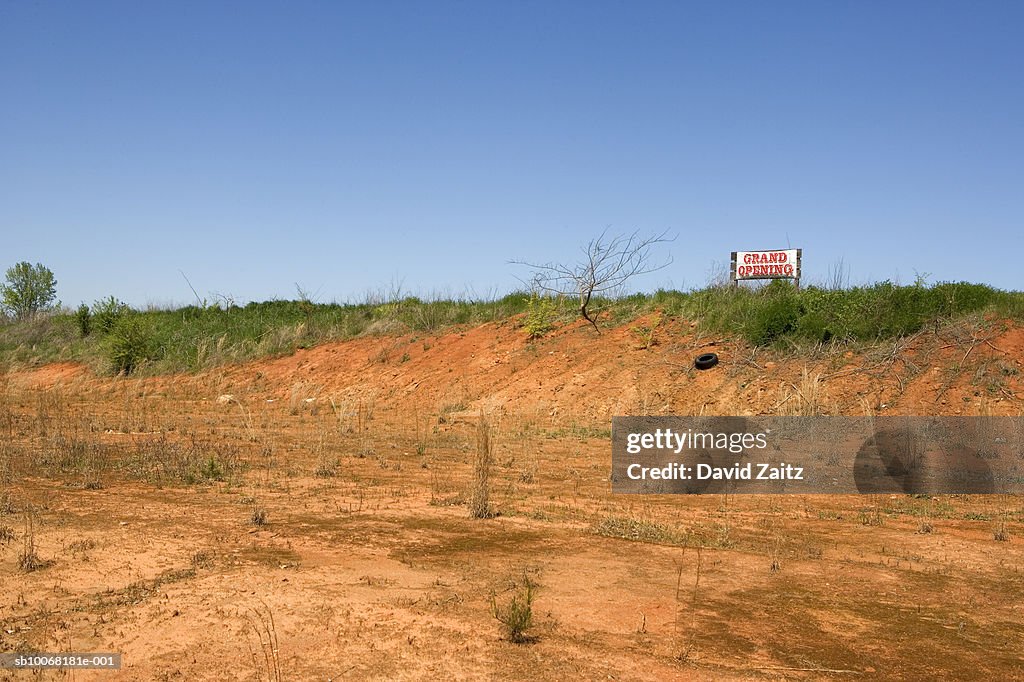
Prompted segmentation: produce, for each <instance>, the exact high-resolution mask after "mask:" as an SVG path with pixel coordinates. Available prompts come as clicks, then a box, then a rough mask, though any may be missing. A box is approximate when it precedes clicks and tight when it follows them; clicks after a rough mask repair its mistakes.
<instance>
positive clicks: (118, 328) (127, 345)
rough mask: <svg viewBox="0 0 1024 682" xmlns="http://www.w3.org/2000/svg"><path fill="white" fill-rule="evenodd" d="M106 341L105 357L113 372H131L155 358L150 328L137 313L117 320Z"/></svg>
mask: <svg viewBox="0 0 1024 682" xmlns="http://www.w3.org/2000/svg"><path fill="white" fill-rule="evenodd" d="M107 343H108V347H107V357H108V359H109V360H110V365H111V368H112V369H113V371H114V373H115V374H131V373H132V372H134V371H135V370H137V369H138V368H139V366H140V365H141V364H142V363H144V362H145V361H147V360H152V359H154V358H155V352H154V351H155V348H154V344H153V333H152V330H151V329H150V327H149V325H148V324H146V323H145V322H144V321H143V320H142V319H141V318H140V317H139V316H138V315H129V316H127V317H122V318H121V319H120V320H118V321H117V323H116V324H115V325H114V328H113V329H112V330H111V332H110V335H109V338H108V340H107Z"/></svg>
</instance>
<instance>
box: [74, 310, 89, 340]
mask: <svg viewBox="0 0 1024 682" xmlns="http://www.w3.org/2000/svg"><path fill="white" fill-rule="evenodd" d="M75 324H77V325H78V333H79V334H81V335H82V338H85V337H86V336H89V334H90V333H91V332H92V314H91V313H90V312H89V306H87V305H86V304H84V303H83V304H82V305H80V306H78V310H76V311H75Z"/></svg>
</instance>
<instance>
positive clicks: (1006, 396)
mask: <svg viewBox="0 0 1024 682" xmlns="http://www.w3.org/2000/svg"><path fill="white" fill-rule="evenodd" d="M711 351H713V352H716V353H717V354H718V355H719V356H720V358H721V363H720V364H719V365H718V366H717V367H715V368H713V369H711V370H709V371H697V370H696V369H694V367H693V359H694V357H695V356H696V355H698V354H700V353H703V352H711ZM1022 372H1024V328H1021V327H1019V326H1017V325H1015V324H1013V323H1011V322H1006V321H998V320H990V321H987V322H986V323H985V324H984V325H982V326H967V325H966V324H963V325H960V326H947V327H943V328H936V329H928V330H926V331H922V332H920V333H918V334H916V335H914V336H912V337H909V338H906V339H902V340H899V341H895V342H879V343H878V344H873V345H869V346H865V347H863V348H859V349H857V350H856V351H854V350H849V349H844V348H840V347H819V348H809V349H804V350H802V351H800V352H793V351H791V352H785V351H771V350H764V349H753V348H750V347H748V346H746V345H745V344H743V343H741V342H739V341H736V340H733V339H729V338H720V337H711V336H707V335H702V334H700V333H699V328H698V327H697V325H695V324H693V323H690V322H687V321H685V320H680V319H663V318H661V317H660V316H659V315H657V314H655V315H651V316H647V317H645V318H641V319H638V320H634V321H633V322H631V323H629V324H626V325H622V326H618V327H612V328H605V329H604V331H603V333H601V334H597V333H596V332H595V331H594V330H593V329H592V328H590V327H589V326H587V325H585V324H582V323H577V324H572V325H568V326H566V327H563V328H561V329H559V330H557V331H556V332H554V333H552V334H550V335H549V336H547V337H545V338H542V339H538V340H535V341H531V340H529V339H527V338H526V334H525V332H524V330H523V329H522V328H521V327H519V326H518V325H517V324H516V321H514V320H510V321H505V322H500V323H493V324H484V325H481V326H478V327H474V328H468V329H457V330H449V331H445V332H443V333H439V334H423V333H410V334H404V335H401V336H365V337H361V338H357V339H353V340H349V341H341V342H336V343H328V344H324V345H321V346H317V347H315V348H312V349H303V350H298V351H296V353H295V354H294V355H289V356H285V357H280V358H275V359H264V360H258V361H253V362H248V363H243V364H239V365H231V366H225V367H220V368H217V369H214V370H210V371H207V372H203V373H201V374H198V375H190V376H186V375H178V376H163V377H152V378H146V379H133V381H138V382H139V386H140V390H145V391H147V392H159V391H162V390H173V389H175V388H180V389H185V390H188V391H189V392H190V393H193V392H194V393H196V394H199V395H204V394H205V395H208V396H209V398H210V399H215V398H216V397H218V396H219V395H223V394H231V395H235V396H236V397H237V398H239V399H240V400H244V399H249V400H257V399H261V400H275V401H276V400H283V401H291V402H308V403H312V402H317V403H320V404H330V403H331V401H333V404H334V405H335V407H338V406H343V405H352V404H354V403H356V402H361V403H375V404H377V405H380V406H386V407H389V408H395V409H403V408H408V409H410V410H417V411H420V412H424V411H426V412H436V413H442V414H444V413H447V414H454V415H455V416H456V418H458V416H459V415H460V414H465V415H467V416H468V415H470V414H476V413H478V412H479V411H481V410H482V411H484V412H495V411H497V412H503V413H519V414H536V415H538V416H544V417H545V418H548V419H552V420H553V421H555V422H556V423H557V422H564V423H566V424H577V425H589V426H598V425H602V424H606V423H607V422H608V420H609V419H610V418H611V416H613V415H617V414H702V413H703V414H778V413H782V414H801V413H803V414H807V413H822V414H846V415H858V414H865V413H868V412H870V413H873V414H941V415H974V414H994V415H1001V414H1019V413H1020V409H1021V405H1022V400H1024V385H1022ZM13 380H14V381H15V382H16V383H17V384H19V385H23V386H34V387H45V386H51V385H56V384H64V385H79V386H83V387H84V386H86V385H95V386H97V387H100V386H104V385H109V383H110V382H111V381H115V380H112V379H109V378H97V377H93V376H91V375H90V374H89V372H88V371H87V370H86V369H85V368H84V367H81V366H78V365H75V364H74V363H59V364H54V365H48V366H46V367H42V368H40V369H37V370H34V371H31V372H25V373H20V374H17V375H14V376H13Z"/></svg>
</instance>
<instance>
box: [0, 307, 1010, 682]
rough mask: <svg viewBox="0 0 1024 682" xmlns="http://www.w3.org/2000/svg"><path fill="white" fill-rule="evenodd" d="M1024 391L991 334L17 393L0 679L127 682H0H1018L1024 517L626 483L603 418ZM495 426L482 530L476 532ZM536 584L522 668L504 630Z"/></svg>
mask: <svg viewBox="0 0 1024 682" xmlns="http://www.w3.org/2000/svg"><path fill="white" fill-rule="evenodd" d="M706 350H715V351H716V352H718V353H719V354H720V355H721V358H722V362H721V364H720V365H719V366H718V367H716V368H714V369H713V370H710V371H707V372H697V371H695V370H693V369H691V365H692V360H693V357H694V356H695V355H696V354H698V353H699V352H703V351H706ZM1022 372H1024V330H1022V329H1020V328H1017V327H1014V326H1012V325H1010V324H1008V323H1004V322H1001V321H998V320H987V321H980V322H978V323H977V324H974V325H960V326H957V327H946V328H942V329H938V328H936V329H929V330H927V331H926V332H922V333H921V334H919V335H917V336H915V337H913V338H911V339H908V340H906V341H904V342H901V343H896V344H888V345H884V346H881V345H880V346H875V347H871V348H865V349H863V350H861V351H858V352H852V351H846V350H836V349H831V348H817V349H807V350H805V351H803V352H802V353H801V354H800V355H799V356H798V358H797V359H794V357H793V356H792V355H791V354H790V355H783V354H777V355H771V354H768V353H764V352H761V353H757V352H752V351H751V350H750V349H749V348H745V347H744V346H742V345H741V344H739V343H736V342H734V341H732V340H729V339H719V338H712V337H706V336H702V335H700V334H699V329H698V328H696V327H693V326H691V325H689V324H688V323H686V322H684V321H680V320H664V319H661V318H660V317H659V316H656V315H655V316H651V317H649V318H645V319H643V320H640V321H635V322H633V323H631V324H629V325H626V326H622V327H619V328H609V329H607V330H606V331H605V333H604V334H602V335H600V336H597V335H595V334H594V332H593V331H592V330H591V329H588V328H586V327H584V326H580V325H571V326H569V327H566V328H563V329H561V330H559V331H558V332H556V333H555V334H553V335H552V336H550V337H548V338H545V339H541V340H538V341H536V342H528V341H527V340H526V339H525V338H524V332H523V330H522V329H520V328H518V327H516V325H515V324H513V323H511V322H509V323H505V324H492V325H484V326H481V327H477V328H473V329H466V330H460V331H453V332H448V333H444V334H440V335H423V334H420V335H409V334H407V335H405V336H401V337H364V338H359V339H356V340H352V341H348V342H343V343H336V344H330V345H325V346H320V347H317V348H314V349H310V350H303V351H299V352H297V353H296V354H295V355H292V356H288V357H283V358H278V359H274V360H269V361H260V362H254V363H249V364H242V365H235V366H229V367H223V368H219V369H217V370H214V371H210V372H206V373H204V374H202V375H198V376H171V377H154V378H147V379H135V378H116V379H115V378H98V377H94V376H92V375H90V374H89V373H88V372H87V371H86V370H84V369H83V368H82V367H79V366H77V365H74V364H63V365H50V366H46V367H41V368H36V369H32V370H24V369H22V370H19V371H9V372H7V373H6V374H5V375H3V376H2V378H0V381H2V384H0V651H25V650H37V651H97V652H120V653H122V654H123V667H122V669H121V670H120V672H117V673H112V672H87V671H76V672H75V673H74V674H73V675H72V674H70V673H46V674H45V675H43V674H39V673H36V674H33V673H29V672H19V673H14V672H10V671H0V679H23V678H24V679H28V678H32V679H35V678H37V677H41V678H51V677H52V678H71V679H81V680H90V679H101V678H102V679H108V678H110V679H128V680H175V679H182V680H193V679H211V680H222V679H238V680H273V679H289V680H306V679H321V680H325V679H332V680H345V679H438V678H439V679H448V678H452V679H555V680H560V679H605V680H607V679H615V680H640V679H666V680H671V679H679V680H690V679H693V680H704V679H725V680H732V679H744V680H746V679H758V680H761V679H770V680H776V679H825V678H828V679H851V680H869V679H889V680H918V679H986V680H1012V679H1024V662H1022V656H1024V598H1022V597H1024V507H1022V503H1021V499H1020V498H1019V497H1006V496H972V497H964V496H943V497H937V498H926V497H909V496H889V495H886V496H873V497H867V496H861V497H854V496H846V497H838V496H800V497H795V496H721V495H715V496H691V497H669V496H644V497H636V496H631V497H627V496H615V495H612V494H611V493H610V485H609V482H608V473H609V469H610V446H609V439H608V435H609V434H608V429H609V419H610V417H611V416H612V415H619V414H813V413H823V414H850V415H861V414H868V413H869V414H996V415H999V414H1012V415H1019V414H1021V406H1022V399H1024V385H1022V374H1021V373H1022ZM481 414H483V415H486V421H487V424H488V435H489V440H490V443H491V445H492V448H491V450H492V457H493V460H494V464H493V468H492V472H491V476H490V480H489V486H488V487H489V492H490V498H489V504H490V508H491V509H493V511H494V512H495V516H493V518H488V519H475V518H471V517H470V515H469V512H468V510H467V505H466V503H467V501H469V500H470V499H471V498H472V495H473V488H474V485H475V484H474V481H475V474H474V467H473V462H474V459H475V458H476V457H477V453H478V439H479V437H480V436H479V434H480V429H479V425H478V421H479V419H480V415H481ZM26 557H29V559H30V560H29V561H25V558H26ZM527 581H529V582H530V583H531V584H532V585H534V586H535V588H534V596H533V605H532V606H533V608H532V611H533V625H532V628H531V629H530V630H529V631H528V633H527V634H528V640H527V641H526V642H524V643H513V642H512V641H510V640H509V637H508V636H507V633H506V632H505V631H504V630H503V629H502V627H501V625H500V624H499V622H498V621H497V620H496V619H495V618H494V617H493V615H492V612H491V609H492V602H493V603H496V604H497V605H498V606H499V607H502V606H504V605H506V604H508V602H509V600H511V599H512V598H513V596H516V595H521V594H522V593H523V589H524V585H525V584H526V582H527Z"/></svg>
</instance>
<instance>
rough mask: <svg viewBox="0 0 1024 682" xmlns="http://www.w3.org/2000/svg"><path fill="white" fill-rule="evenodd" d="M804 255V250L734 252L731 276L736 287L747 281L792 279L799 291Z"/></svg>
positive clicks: (730, 268) (730, 270)
mask: <svg viewBox="0 0 1024 682" xmlns="http://www.w3.org/2000/svg"><path fill="white" fill-rule="evenodd" d="M802 255H803V249H776V250H774V251H733V252H732V262H731V264H730V266H729V275H730V277H731V278H732V282H733V285H735V286H739V284H740V280H745V279H791V280H793V281H794V282H795V283H796V288H797V289H799V288H800V260H801V256H802Z"/></svg>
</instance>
